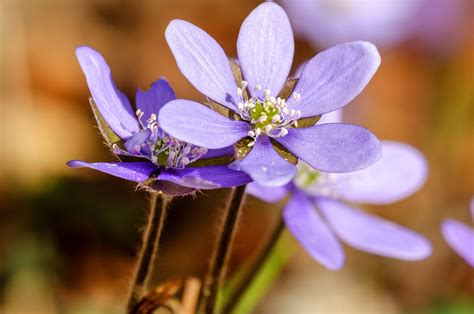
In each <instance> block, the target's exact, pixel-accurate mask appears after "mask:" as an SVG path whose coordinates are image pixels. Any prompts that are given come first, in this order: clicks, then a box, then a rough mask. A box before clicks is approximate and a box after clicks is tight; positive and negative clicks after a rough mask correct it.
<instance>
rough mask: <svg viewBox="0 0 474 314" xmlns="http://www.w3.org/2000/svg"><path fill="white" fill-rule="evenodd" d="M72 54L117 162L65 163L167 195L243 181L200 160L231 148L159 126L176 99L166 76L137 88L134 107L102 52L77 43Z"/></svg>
mask: <svg viewBox="0 0 474 314" xmlns="http://www.w3.org/2000/svg"><path fill="white" fill-rule="evenodd" d="M76 55H77V58H78V60H79V63H80V65H81V68H82V70H83V72H84V74H85V76H86V79H87V84H88V86H89V89H90V92H91V94H92V99H93V101H92V107H93V111H94V113H95V116H96V119H97V122H98V125H99V128H100V130H101V132H102V134H103V135H104V138H105V140H106V142H107V144H108V145H109V146H110V148H111V150H112V152H113V153H114V154H115V155H117V156H118V157H119V159H120V160H121V161H120V162H95V163H88V162H84V161H80V160H72V161H70V162H68V165H69V166H71V167H88V168H92V169H95V170H98V171H102V172H105V173H108V174H110V175H113V176H116V177H120V178H123V179H126V180H131V181H135V182H138V183H141V184H142V185H143V186H145V187H147V188H150V189H153V190H158V191H162V192H164V193H167V194H172V195H180V194H186V193H190V192H192V191H194V190H195V189H215V188H223V187H232V186H238V185H242V184H246V183H248V182H250V181H251V179H250V177H249V176H248V175H246V174H245V173H242V172H239V171H234V170H231V169H229V168H228V167H227V166H226V165H209V163H201V166H198V165H199V161H203V160H210V158H218V157H221V156H225V155H229V154H232V148H230V152H229V148H222V149H220V150H208V149H207V148H203V147H199V146H196V145H192V144H189V143H186V142H183V141H181V140H178V139H176V138H174V137H172V136H169V135H168V134H166V132H164V131H163V130H162V129H161V128H160V127H159V125H158V121H157V115H158V111H159V110H160V109H161V107H162V106H163V105H164V104H166V103H167V102H169V101H171V100H173V99H175V98H176V97H175V94H174V91H173V89H172V88H171V87H170V86H169V84H168V82H167V81H166V80H165V79H160V80H158V81H156V82H154V83H153V84H152V85H151V88H150V89H149V90H148V91H141V90H138V91H137V94H136V105H137V110H136V111H134V110H133V109H132V106H131V104H130V102H129V100H128V99H127V97H126V96H125V95H124V94H123V93H122V92H120V90H119V89H118V88H117V87H116V86H115V83H114V82H113V80H112V76H111V72H110V69H109V67H108V65H107V63H106V62H105V60H104V59H103V58H102V56H101V55H100V54H99V53H98V52H97V51H95V50H93V49H92V48H90V47H86V46H83V47H79V48H77V50H76Z"/></svg>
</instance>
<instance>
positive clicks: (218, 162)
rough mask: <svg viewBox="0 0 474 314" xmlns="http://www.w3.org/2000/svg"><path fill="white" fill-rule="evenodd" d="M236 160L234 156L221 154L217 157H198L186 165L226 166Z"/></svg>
mask: <svg viewBox="0 0 474 314" xmlns="http://www.w3.org/2000/svg"><path fill="white" fill-rule="evenodd" d="M233 161H234V156H232V155H227V156H220V157H215V158H205V159H198V160H196V161H195V162H192V163H190V164H188V165H187V166H186V167H207V166H224V165H228V164H230V163H231V162H233Z"/></svg>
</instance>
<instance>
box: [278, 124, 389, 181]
mask: <svg viewBox="0 0 474 314" xmlns="http://www.w3.org/2000/svg"><path fill="white" fill-rule="evenodd" d="M288 131H289V132H288V134H287V135H286V136H284V137H280V138H277V141H278V142H280V143H281V144H283V145H284V146H285V147H286V148H288V149H289V150H290V151H291V152H292V153H293V154H295V155H296V156H297V157H298V158H301V159H302V160H303V161H305V162H306V163H308V164H309V165H310V166H311V167H313V168H315V169H317V170H321V171H324V172H350V171H355V170H360V169H363V168H366V167H368V166H370V165H371V164H373V163H374V162H375V161H377V160H378V159H379V158H380V142H379V141H378V139H377V138H376V137H375V135H373V134H372V133H371V132H370V131H369V130H367V129H365V128H362V127H359V126H356V125H351V124H342V123H328V124H321V125H315V126H313V127H309V128H301V129H295V128H293V129H288Z"/></svg>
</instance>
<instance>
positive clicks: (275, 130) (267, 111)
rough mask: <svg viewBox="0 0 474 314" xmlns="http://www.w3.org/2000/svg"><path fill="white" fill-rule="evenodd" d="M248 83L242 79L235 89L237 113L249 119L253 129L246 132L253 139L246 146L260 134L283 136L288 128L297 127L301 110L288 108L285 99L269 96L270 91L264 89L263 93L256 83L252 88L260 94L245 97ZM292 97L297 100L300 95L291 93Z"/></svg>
mask: <svg viewBox="0 0 474 314" xmlns="http://www.w3.org/2000/svg"><path fill="white" fill-rule="evenodd" d="M247 85H248V83H247V82H246V81H242V85H241V86H242V88H238V89H237V95H238V96H239V98H240V99H239V100H240V101H239V104H238V113H239V115H240V117H241V118H242V119H243V120H246V121H249V122H250V123H251V124H252V125H253V129H252V130H250V131H249V132H248V136H249V137H251V138H252V139H253V141H252V142H250V143H249V144H248V146H253V145H254V144H255V141H256V140H257V138H258V137H259V136H260V135H261V134H266V135H267V136H270V137H283V136H285V135H286V134H288V128H290V127H297V126H298V121H297V120H298V119H299V118H300V117H301V112H300V111H299V110H295V109H288V108H287V105H286V100H285V99H283V98H281V97H276V98H275V97H274V96H271V94H272V92H271V90H269V89H266V90H265V91H264V92H263V94H262V92H261V90H262V87H261V86H260V85H256V86H255V87H254V90H255V91H256V92H260V94H261V95H259V96H257V97H253V98H248V99H246V98H245V97H244V93H243V90H244V89H245V88H247ZM292 97H293V98H294V99H295V100H296V101H298V100H299V99H300V98H301V95H300V94H298V93H296V92H295V93H293V94H292Z"/></svg>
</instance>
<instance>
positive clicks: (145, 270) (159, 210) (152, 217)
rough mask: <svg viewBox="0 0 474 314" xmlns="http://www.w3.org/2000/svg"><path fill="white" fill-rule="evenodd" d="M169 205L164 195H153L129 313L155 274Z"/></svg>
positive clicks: (129, 301) (131, 291) (130, 298)
mask: <svg viewBox="0 0 474 314" xmlns="http://www.w3.org/2000/svg"><path fill="white" fill-rule="evenodd" d="M168 204H169V202H167V201H166V200H165V198H164V196H163V194H162V193H152V194H151V202H150V213H149V216H148V222H147V226H146V230H145V233H144V235H143V244H142V248H141V250H140V255H139V256H138V263H137V267H136V270H135V274H134V278H133V282H132V286H131V289H130V295H129V297H128V303H127V312H128V313H132V312H133V309H134V307H135V306H136V305H137V303H138V302H139V301H140V299H141V298H142V297H143V295H144V294H145V292H146V290H147V285H148V282H149V280H150V277H151V275H152V274H153V271H152V270H153V264H154V262H155V261H156V257H157V255H158V248H159V244H160V238H161V232H162V230H163V224H164V220H165V217H166V213H167V209H168Z"/></svg>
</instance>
